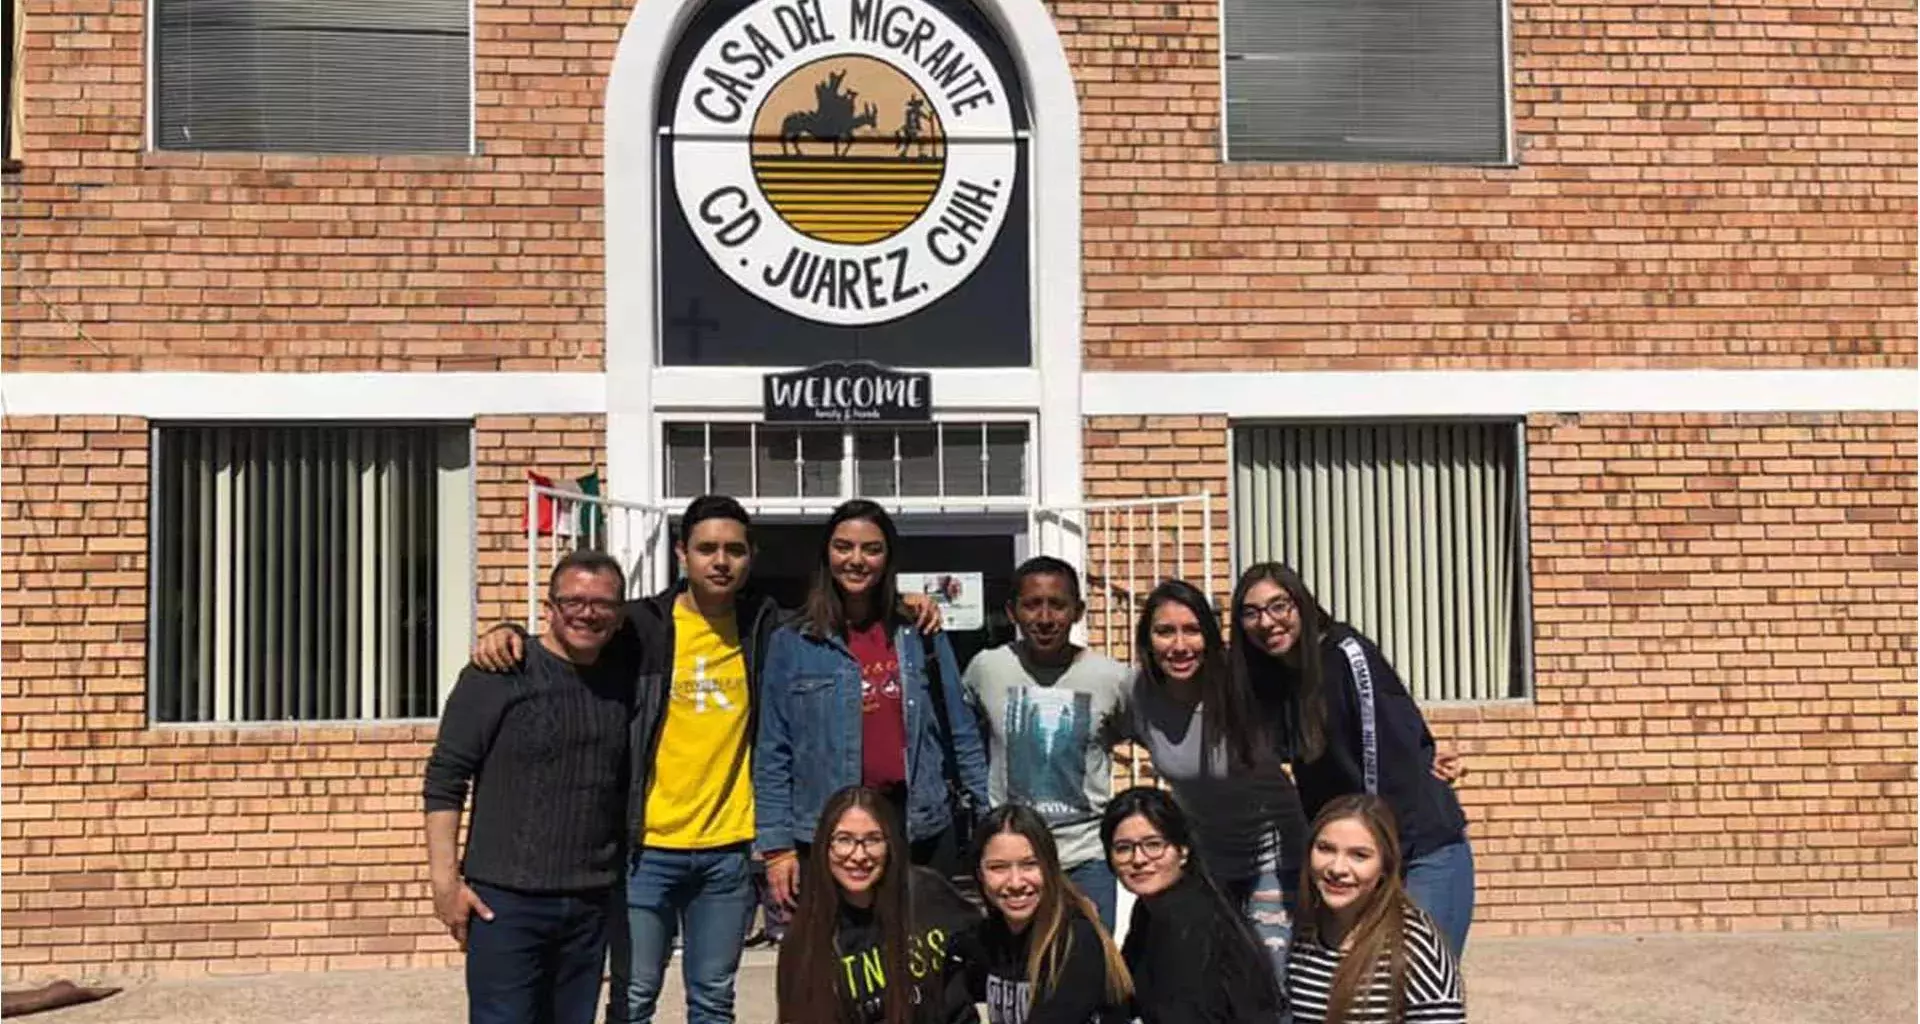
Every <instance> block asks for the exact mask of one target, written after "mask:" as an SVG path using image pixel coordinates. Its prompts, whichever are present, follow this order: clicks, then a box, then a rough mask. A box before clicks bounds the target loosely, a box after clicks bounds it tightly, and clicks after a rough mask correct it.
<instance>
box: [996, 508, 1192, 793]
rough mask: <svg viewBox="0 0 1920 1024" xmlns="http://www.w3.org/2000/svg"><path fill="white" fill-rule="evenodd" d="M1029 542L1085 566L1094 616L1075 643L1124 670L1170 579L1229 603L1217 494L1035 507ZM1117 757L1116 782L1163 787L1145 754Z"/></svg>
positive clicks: (1126, 751) (1127, 750)
mask: <svg viewBox="0 0 1920 1024" xmlns="http://www.w3.org/2000/svg"><path fill="white" fill-rule="evenodd" d="M1029 537H1030V539H1031V547H1032V549H1033V551H1034V553H1035V554H1041V555H1053V556H1054V557H1056V558H1062V559H1065V560H1066V561H1068V562H1071V563H1074V564H1077V565H1079V567H1080V569H1081V575H1082V576H1083V577H1084V579H1085V590H1086V594H1085V598H1086V602H1087V614H1086V618H1084V619H1083V620H1081V624H1080V627H1079V629H1078V630H1077V631H1076V632H1077V634H1078V635H1077V636H1076V637H1075V639H1077V640H1079V641H1080V642H1082V643H1085V644H1087V645H1088V646H1089V647H1092V648H1093V649H1095V650H1099V651H1102V652H1103V653H1105V654H1106V655H1107V656H1108V657H1110V658H1113V659H1114V660H1115V661H1118V662H1120V663H1121V664H1123V665H1125V664H1131V663H1132V662H1133V634H1134V627H1135V624H1136V621H1137V619H1138V617H1139V614H1140V607H1141V605H1142V603H1144V602H1145V600H1146V597H1147V595H1148V594H1149V593H1151V592H1152V591H1153V588H1154V587H1156V586H1159V585H1160V582H1161V581H1162V580H1169V579H1183V580H1186V581H1187V582H1189V583H1191V584H1193V585H1194V586H1196V587H1199V588H1200V589H1201V591H1202V592H1204V593H1205V594H1206V595H1207V596H1208V599H1209V600H1212V601H1213V602H1215V604H1216V606H1217V605H1218V603H1219V602H1220V601H1221V600H1222V596H1223V595H1221V594H1220V592H1219V584H1220V581H1221V579H1222V573H1221V571H1220V562H1221V559H1222V557H1223V552H1221V551H1217V550H1216V549H1215V548H1214V542H1213V540H1214V538H1213V495H1212V494H1211V493H1210V492H1202V493H1200V494H1190V495H1181V496H1178V497H1169V498H1139V499H1133V500H1124V501H1098V502H1088V503H1086V504H1083V505H1074V506H1068V507H1059V508H1044V509H1035V510H1033V512H1032V514H1031V518H1030V520H1029ZM1116 753H1117V755H1118V757H1119V760H1120V771H1121V777H1120V778H1119V779H1117V780H1116V781H1120V782H1124V783H1125V784H1126V785H1130V786H1131V785H1139V784H1141V783H1143V782H1154V783H1157V779H1156V778H1155V777H1154V776H1153V774H1152V769H1151V766H1150V765H1148V764H1147V763H1146V762H1147V758H1146V753H1145V751H1144V750H1139V749H1135V748H1132V747H1130V746H1129V747H1123V748H1121V749H1120V750H1118V751H1117V752H1116Z"/></svg>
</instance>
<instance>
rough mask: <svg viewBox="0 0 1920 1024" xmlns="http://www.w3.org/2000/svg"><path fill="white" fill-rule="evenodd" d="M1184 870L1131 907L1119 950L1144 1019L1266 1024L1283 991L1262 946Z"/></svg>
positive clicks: (1171, 1023)
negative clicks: (1164, 887)
mask: <svg viewBox="0 0 1920 1024" xmlns="http://www.w3.org/2000/svg"><path fill="white" fill-rule="evenodd" d="M1230 914H1231V911H1230V910H1229V908H1228V907H1227V906H1226V905H1225V904H1224V903H1223V902H1221V901H1218V900H1216V899H1215V898H1214V897H1213V896H1211V895H1209V894H1208V893H1207V890H1206V887H1205V886H1204V885H1202V884H1201V882H1200V879H1199V876H1197V875H1194V874H1191V873H1189V874H1186V875H1184V876H1182V877H1181V879H1180V881H1178V882H1175V883H1174V884H1173V885H1172V887H1170V888H1168V889H1167V890H1166V891H1165V892H1162V893H1158V894H1156V895H1153V896H1149V897H1147V898H1145V899H1142V900H1140V901H1139V902H1138V903H1135V904H1134V906H1133V920H1132V922H1131V923H1130V924H1129V925H1128V927H1127V945H1126V949H1125V951H1124V955H1125V957H1126V961H1127V969H1128V970H1129V971H1131V972H1133V998H1134V1006H1135V1010H1136V1012H1137V1013H1138V1015H1139V1019H1140V1020H1141V1021H1142V1022H1143V1024H1271V1022H1272V1021H1274V1020H1276V1019H1278V1018H1279V1015H1280V1008H1281V1001H1282V998H1283V997H1282V996H1281V994H1280V992H1279V991H1278V986H1277V984H1276V983H1275V981H1274V978H1273V968H1272V965H1271V963H1270V962H1269V960H1268V958H1267V953H1266V950H1264V949H1262V948H1261V947H1260V946H1258V945H1257V944H1255V941H1254V938H1253V936H1252V935H1251V934H1250V933H1249V932H1248V929H1247V927H1246V925H1245V924H1244V923H1243V922H1241V921H1240V920H1238V919H1237V918H1236V917H1233V916H1230Z"/></svg>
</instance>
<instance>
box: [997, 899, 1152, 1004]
mask: <svg viewBox="0 0 1920 1024" xmlns="http://www.w3.org/2000/svg"><path fill="white" fill-rule="evenodd" d="M1067 936H1068V938H1067V942H1068V946H1067V953H1066V956H1065V957H1064V958H1063V959H1062V961H1061V963H1060V970H1059V974H1058V975H1057V976H1056V977H1054V978H1053V980H1052V984H1051V985H1049V986H1048V988H1047V991H1045V992H1044V993H1037V994H1036V993H1035V992H1034V991H1033V986H1032V984H1030V982H1031V980H1032V979H1030V978H1028V977H1027V953H1028V951H1029V949H1030V948H1031V947H1032V945H1033V929H1032V928H1028V929H1027V930H1026V931H1023V932H1021V933H1020V934H1018V935H1015V934H1013V932H1012V931H1010V930H1008V928H1007V925H1006V922H1005V921H1004V920H1003V919H1002V918H1001V917H1000V915H998V914H991V915H988V918H987V922H986V923H985V924H983V925H981V927H980V929H979V931H978V932H976V933H975V934H974V936H973V937H972V938H970V939H969V940H968V941H967V942H965V943H964V944H963V945H962V946H961V958H962V959H964V960H965V961H966V962H967V987H968V990H969V992H970V994H971V995H972V997H973V1000H974V1001H975V1002H980V1003H985V1004H987V1021H988V1024H1124V1022H1126V1021H1127V1020H1129V1019H1131V1018H1130V1017H1129V1015H1128V1014H1127V1012H1126V1008H1125V1007H1124V1006H1116V1005H1113V1004H1111V1003H1109V1002H1107V994H1106V993H1107V960H1106V956H1105V955H1104V953H1103V952H1102V951H1101V948H1100V933H1099V932H1097V931H1095V930H1094V927H1093V922H1091V921H1089V920H1087V919H1086V918H1085V917H1083V916H1081V915H1079V914H1074V915H1073V917H1072V918H1071V919H1070V920H1069V921H1068V923H1067Z"/></svg>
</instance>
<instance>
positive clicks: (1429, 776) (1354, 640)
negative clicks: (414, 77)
mask: <svg viewBox="0 0 1920 1024" xmlns="http://www.w3.org/2000/svg"><path fill="white" fill-rule="evenodd" d="M1320 643H1321V649H1320V670H1321V672H1322V673H1323V676H1324V678H1323V680H1322V684H1321V685H1322V686H1324V687H1325V689H1326V706H1327V722H1326V740H1327V747H1326V751H1325V753H1323V754H1322V755H1321V756H1320V757H1319V759H1317V760H1314V761H1310V762H1306V763H1300V762H1298V761H1296V762H1295V764H1294V779H1295V781H1296V782H1297V783H1298V785H1299V787H1300V801H1301V803H1302V804H1304V805H1305V809H1306V812H1307V817H1308V818H1312V817H1313V816H1314V815H1316V814H1319V813H1320V808H1322V807H1325V806H1326V805H1327V803H1328V801H1330V800H1332V799H1333V798H1335V797H1338V796H1344V795H1346V794H1348V793H1364V792H1366V791H1367V785H1366V742H1365V737H1364V735H1363V729H1362V725H1363V723H1364V716H1363V715H1362V701H1361V696H1360V687H1359V686H1358V685H1357V684H1356V682H1355V678H1354V676H1355V673H1354V670H1353V659H1352V657H1351V656H1350V654H1349V649H1348V645H1349V644H1350V645H1351V647H1352V649H1353V650H1354V651H1357V652H1358V653H1359V654H1360V655H1361V657H1362V659H1363V663H1364V664H1365V666H1366V675H1367V682H1368V684H1369V686H1370V687H1371V689H1372V691H1373V722H1374V751H1375V753H1374V759H1375V784H1376V787H1377V788H1376V791H1377V792H1378V794H1379V796H1380V798H1381V799H1383V800H1385V801H1386V802H1387V806H1389V807H1391V808H1392V809H1393V817H1394V821H1395V823H1396V824H1398V825H1399V827H1400V849H1401V851H1402V855H1403V856H1404V858H1405V859H1406V860H1408V861H1410V860H1412V859H1413V858H1415V857H1419V856H1423V855H1425V854H1428V853H1431V852H1433V851H1434V850H1438V849H1440V848H1441V847H1443V846H1447V845H1450V844H1452V843H1457V842H1459V841H1460V840H1462V839H1464V838H1466V830H1467V816H1466V813H1465V812H1464V811H1462V810H1461V809H1460V800H1459V798H1458V797H1456V796H1455V795H1454V792H1453V787H1452V786H1450V785H1448V784H1447V783H1446V782H1444V781H1443V780H1440V779H1436V778H1434V777H1433V754H1434V747H1433V734H1432V733H1431V732H1429V731H1427V720H1426V718H1425V717H1423V716H1422V715H1421V714H1420V708H1419V705H1417V704H1415V703H1414V701H1413V695H1412V694H1409V693H1408V692H1407V687H1406V684H1405V683H1403V682H1401V681H1400V674H1399V673H1398V672H1395V671H1394V670H1393V666H1392V665H1390V664H1388V662H1387V659H1386V656H1385V655H1383V654H1381V653H1380V648H1379V647H1377V646H1375V645H1374V643H1373V641H1371V640H1369V639H1367V638H1366V637H1364V636H1362V635H1360V633H1358V632H1357V631H1355V630H1354V629H1353V628H1352V627H1350V626H1347V625H1345V624H1343V623H1335V624H1333V626H1332V627H1331V628H1329V629H1328V630H1327V632H1326V634H1325V635H1324V636H1322V638H1321V642H1320Z"/></svg>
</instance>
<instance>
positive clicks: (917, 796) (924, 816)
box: [753, 623, 988, 853]
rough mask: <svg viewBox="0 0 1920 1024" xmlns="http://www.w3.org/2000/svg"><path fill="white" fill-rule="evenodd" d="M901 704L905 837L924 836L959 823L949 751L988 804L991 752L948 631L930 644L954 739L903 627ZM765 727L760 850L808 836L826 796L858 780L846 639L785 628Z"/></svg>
mask: <svg viewBox="0 0 1920 1024" xmlns="http://www.w3.org/2000/svg"><path fill="white" fill-rule="evenodd" d="M893 644H894V650H895V652H896V653H897V654H898V655H899V658H900V682H901V686H902V689H903V693H902V698H903V700H902V704H903V705H904V707H905V711H906V716H907V728H906V735H907V751H906V754H907V821H906V826H907V838H908V840H909V841H918V840H921V839H926V838H928V837H931V836H935V835H939V834H940V832H941V831H942V830H944V829H946V828H947V827H948V826H949V825H950V824H952V813H951V811H950V809H949V807H948V800H947V773H946V770H945V767H944V759H945V757H946V756H947V751H948V750H949V749H951V750H952V751H953V755H954V758H955V760H956V761H957V762H958V769H959V770H958V772H957V773H956V774H957V775H958V776H959V778H960V781H961V783H962V784H963V785H965V786H966V788H967V791H968V792H969V793H971V794H972V796H973V800H974V805H975V807H977V808H979V810H980V812H981V813H985V812H986V809H987V807H988V804H987V752H986V747H985V746H984V745H983V744H982V743H981V741H980V731H979V728H978V726H977V725H976V724H975V721H974V718H973V714H972V712H971V711H970V710H969V709H968V708H967V706H966V704H965V703H964V702H963V701H962V700H961V697H960V668H959V665H958V664H957V663H956V662H955V661H954V657H953V647H952V646H951V645H950V644H948V643H947V638H946V637H945V636H935V637H933V638H932V642H931V645H932V647H933V650H934V655H935V657H937V658H938V659H939V664H940V683H941V692H942V694H943V696H944V697H945V699H946V705H947V712H946V717H947V721H948V722H950V723H952V726H953V736H952V740H951V743H949V742H948V738H947V737H944V736H942V735H941V734H940V722H939V719H938V718H936V717H935V716H934V713H933V703H932V701H933V698H932V693H931V690H930V689H929V687H928V682H927V671H926V666H925V665H924V664H923V662H924V660H925V659H924V657H923V650H924V648H923V647H922V645H921V638H920V635H919V634H918V633H916V632H914V630H913V628H912V627H911V626H906V625H896V626H895V627H894V631H893ZM759 700H760V731H759V734H758V736H757V737H756V741H755V744H754V754H753V806H754V824H755V832H756V833H757V838H756V839H755V841H754V847H755V849H757V850H759V851H761V852H763V853H765V852H772V851H774V850H789V849H792V848H793V846H794V844H795V843H796V842H800V843H811V842H813V840H814V829H815V827H816V826H817V825H818V824H819V820H820V811H821V809H822V808H824V807H825V806H826V803H827V798H828V797H831V796H832V795H833V794H834V793H836V792H838V791H839V790H841V789H843V788H845V787H847V786H852V785H856V784H858V783H859V782H860V742H861V717H860V716H861V711H860V662H859V659H857V658H855V657H854V655H853V652H852V651H851V650H849V649H848V648H847V643H846V641H845V640H844V639H842V638H841V637H837V636H834V637H822V636H819V635H817V634H815V633H814V632H813V631H812V630H811V629H810V628H809V627H808V626H807V625H806V624H804V623H794V624H791V625H786V626H782V627H780V628H779V629H778V630H776V631H775V632H774V634H773V639H772V640H771V641H770V642H769V644H768V649H767V656H766V659H765V661H764V662H763V665H762V668H761V672H760V697H759Z"/></svg>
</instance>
